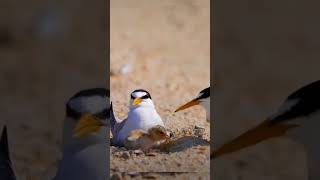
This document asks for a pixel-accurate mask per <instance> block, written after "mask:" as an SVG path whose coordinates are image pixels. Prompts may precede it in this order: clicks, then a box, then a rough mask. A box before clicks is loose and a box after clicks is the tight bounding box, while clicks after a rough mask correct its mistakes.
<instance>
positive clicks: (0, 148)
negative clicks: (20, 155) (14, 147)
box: [0, 126, 17, 180]
mask: <svg viewBox="0 0 320 180" xmlns="http://www.w3.org/2000/svg"><path fill="white" fill-rule="evenodd" d="M0 177H1V179H6V180H17V178H16V175H15V171H14V169H13V167H12V163H11V159H10V154H9V146H8V135H7V127H6V126H5V127H4V128H3V130H2V136H1V140H0Z"/></svg>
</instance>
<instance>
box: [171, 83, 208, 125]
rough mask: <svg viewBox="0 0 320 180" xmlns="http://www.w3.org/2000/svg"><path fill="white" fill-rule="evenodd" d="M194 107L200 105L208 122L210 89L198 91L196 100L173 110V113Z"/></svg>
mask: <svg viewBox="0 0 320 180" xmlns="http://www.w3.org/2000/svg"><path fill="white" fill-rule="evenodd" d="M195 105H201V106H202V107H203V108H204V109H205V110H206V115H207V121H208V122H210V87H208V88H205V89H203V90H202V91H200V93H199V95H198V96H197V97H196V98H194V99H192V100H191V101H189V102H188V103H186V104H184V105H182V106H180V107H179V108H177V110H175V112H178V111H181V110H184V109H187V108H189V107H192V106H195Z"/></svg>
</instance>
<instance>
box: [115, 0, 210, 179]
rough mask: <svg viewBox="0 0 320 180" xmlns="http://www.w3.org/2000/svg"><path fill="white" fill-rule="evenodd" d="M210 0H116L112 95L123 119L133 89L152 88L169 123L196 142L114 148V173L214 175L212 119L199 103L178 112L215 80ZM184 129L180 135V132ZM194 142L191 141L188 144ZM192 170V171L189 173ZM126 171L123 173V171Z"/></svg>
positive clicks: (178, 176)
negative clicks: (166, 148) (158, 148)
mask: <svg viewBox="0 0 320 180" xmlns="http://www.w3.org/2000/svg"><path fill="white" fill-rule="evenodd" d="M208 4H209V1H201V2H200V1H168V0H167V1H161V2H160V1H139V3H136V2H135V3H133V2H132V1H111V79H110V89H111V100H112V101H113V104H114V109H115V113H116V115H117V116H118V117H120V119H123V118H125V117H126V114H127V112H128V103H129V97H130V96H129V95H130V93H131V92H132V91H133V90H135V89H138V88H143V89H146V90H148V91H149V92H150V94H151V96H152V98H153V101H154V103H155V106H156V109H157V111H158V113H159V114H160V116H161V117H162V119H163V121H164V124H165V125H166V126H167V128H169V129H171V130H172V131H173V132H174V133H175V134H176V135H177V136H185V135H190V136H195V134H194V127H195V126H199V127H201V128H204V129H205V132H204V134H203V136H202V137H197V139H196V140H195V141H196V142H203V141H206V142H207V144H204V143H203V144H201V145H199V146H193V147H183V148H178V149H177V150H176V152H170V153H168V152H155V153H152V154H151V155H148V154H143V153H142V154H138V155H136V154H135V153H134V152H131V151H127V150H125V149H120V148H117V147H112V148H111V168H110V169H111V174H112V175H114V177H118V178H120V177H122V178H125V177H127V178H138V179H139V178H145V177H144V176H145V175H144V174H136V173H129V172H136V171H137V172H183V173H182V174H179V173H176V174H175V173H172V174H170V173H167V174H165V173H156V174H155V176H156V178H157V179H161V178H162V179H166V178H168V179H170V178H171V179H186V177H189V178H191V177H192V178H191V179H194V178H197V177H198V178H200V179H209V170H210V160H209V151H210V148H209V144H208V141H209V139H210V129H209V127H210V124H209V123H208V122H207V121H206V117H205V111H204V109H203V108H201V107H199V106H197V107H194V108H190V109H188V110H185V111H181V112H178V113H173V112H174V110H175V109H176V108H177V107H178V106H179V105H182V104H183V103H185V102H187V101H189V100H191V99H192V98H194V97H195V96H197V94H198V93H199V92H200V90H202V89H204V88H206V87H208V86H209V85H210V77H209V74H210V68H209V65H210V51H209V50H210V46H209V45H210V40H209V39H210V35H209V33H210V32H209V30H210V29H209V7H208V6H207V5H208ZM178 134H180V135H178ZM187 144H188V143H187ZM188 172H192V173H191V174H184V173H188ZM121 173H123V174H121Z"/></svg>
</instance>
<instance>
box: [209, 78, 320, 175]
mask: <svg viewBox="0 0 320 180" xmlns="http://www.w3.org/2000/svg"><path fill="white" fill-rule="evenodd" d="M319 123H320V81H319V80H318V81H316V82H313V83H311V84H308V85H306V86H304V87H302V88H300V89H298V90H297V91H295V92H293V93H292V94H291V95H289V96H288V97H287V98H286V100H285V101H284V102H283V103H282V104H281V105H280V107H279V108H278V110H277V111H276V112H275V113H273V114H272V115H271V116H269V117H268V118H267V119H266V120H265V121H263V122H262V123H260V124H258V125H257V126H256V127H254V128H252V129H249V130H248V131H246V132H245V133H243V134H242V135H240V136H238V137H236V138H235V139H233V140H231V141H229V142H227V143H225V144H224V145H222V146H221V147H219V148H218V149H216V150H215V151H214V152H213V154H211V159H212V158H213V159H215V158H218V157H220V156H222V155H225V154H229V153H232V152H235V151H239V150H241V149H243V148H246V147H250V146H253V145H255V144H257V143H259V142H262V141H264V140H267V139H270V138H275V137H280V136H286V137H289V138H292V139H293V140H296V141H297V142H299V143H301V144H302V145H304V147H305V150H306V153H307V168H308V177H309V180H317V179H320V171H319V166H320V142H319V139H318V137H319V135H320V133H319Z"/></svg>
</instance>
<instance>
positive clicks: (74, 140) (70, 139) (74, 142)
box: [62, 119, 108, 152]
mask: <svg viewBox="0 0 320 180" xmlns="http://www.w3.org/2000/svg"><path fill="white" fill-rule="evenodd" d="M74 127H75V125H74V124H73V121H71V120H70V119H66V120H65V123H64V130H63V144H62V152H74V151H80V150H82V149H83V148H86V147H88V146H90V145H94V144H105V146H107V132H108V131H107V129H106V128H105V127H102V128H101V129H100V130H99V131H98V132H97V133H94V134H89V135H86V136H83V137H74V136H73V133H74V131H73V129H74ZM102 152H103V151H102Z"/></svg>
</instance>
